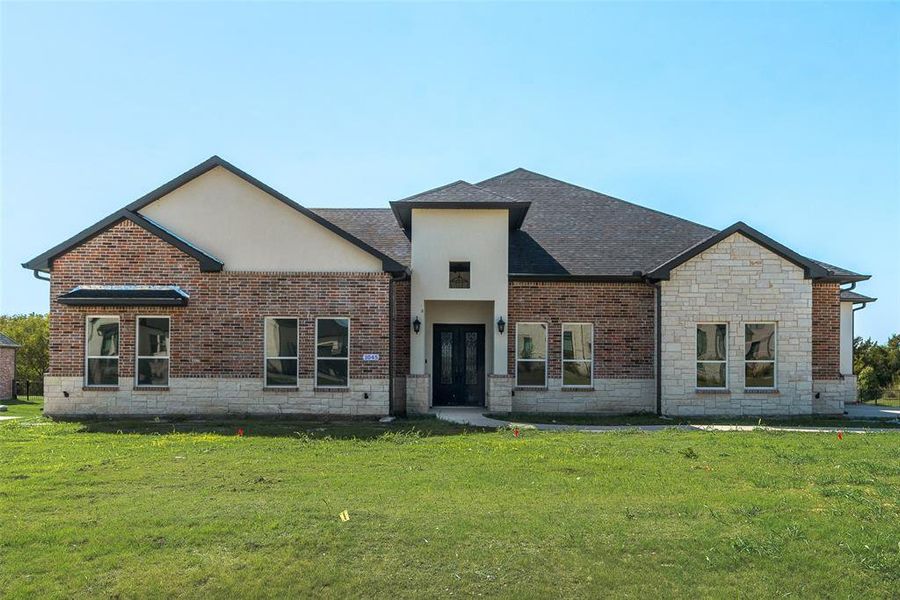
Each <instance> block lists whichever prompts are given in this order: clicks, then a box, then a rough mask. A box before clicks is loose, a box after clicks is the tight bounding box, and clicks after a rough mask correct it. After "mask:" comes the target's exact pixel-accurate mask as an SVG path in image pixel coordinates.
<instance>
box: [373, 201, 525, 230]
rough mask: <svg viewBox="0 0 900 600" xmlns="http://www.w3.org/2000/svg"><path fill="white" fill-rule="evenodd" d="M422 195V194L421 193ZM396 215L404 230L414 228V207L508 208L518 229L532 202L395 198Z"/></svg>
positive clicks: (393, 204) (511, 223) (393, 206)
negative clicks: (424, 200)
mask: <svg viewBox="0 0 900 600" xmlns="http://www.w3.org/2000/svg"><path fill="white" fill-rule="evenodd" d="M419 195H421V194H419ZM390 205H391V210H392V211H393V213H394V217H395V218H396V219H397V222H398V223H400V226H401V227H402V228H403V229H404V231H409V230H410V229H411V228H412V209H414V208H426V209H428V208H434V209H506V210H508V211H509V228H510V229H518V228H520V227H521V226H522V223H523V222H524V221H525V215H527V214H528V209H529V208H530V207H531V202H520V201H518V200H508V201H507V200H499V201H497V202H417V201H415V200H395V201H393V202H391V203H390Z"/></svg>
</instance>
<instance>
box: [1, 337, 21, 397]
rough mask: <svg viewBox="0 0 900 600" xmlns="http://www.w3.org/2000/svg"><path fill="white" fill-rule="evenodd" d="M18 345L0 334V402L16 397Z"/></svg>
mask: <svg viewBox="0 0 900 600" xmlns="http://www.w3.org/2000/svg"><path fill="white" fill-rule="evenodd" d="M19 347H20V346H19V344H17V343H15V342H14V341H13V340H12V339H11V338H9V337H7V336H5V335H3V334H2V333H0V401H3V400H10V399H11V398H13V396H15V395H16V352H17V351H18V349H19Z"/></svg>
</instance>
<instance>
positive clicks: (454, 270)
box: [450, 262, 472, 289]
mask: <svg viewBox="0 0 900 600" xmlns="http://www.w3.org/2000/svg"><path fill="white" fill-rule="evenodd" d="M471 283H472V267H471V263H467V262H451V263H450V287H451V288H454V289H468V288H469V287H470V286H471Z"/></svg>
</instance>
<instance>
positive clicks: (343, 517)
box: [341, 510, 350, 523]
mask: <svg viewBox="0 0 900 600" xmlns="http://www.w3.org/2000/svg"><path fill="white" fill-rule="evenodd" d="M349 520H350V513H348V512H347V511H346V510H345V511H344V512H342V513H341V521H343V522H344V523H346V522H347V521H349Z"/></svg>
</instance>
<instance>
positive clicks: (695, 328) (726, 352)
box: [694, 321, 731, 391]
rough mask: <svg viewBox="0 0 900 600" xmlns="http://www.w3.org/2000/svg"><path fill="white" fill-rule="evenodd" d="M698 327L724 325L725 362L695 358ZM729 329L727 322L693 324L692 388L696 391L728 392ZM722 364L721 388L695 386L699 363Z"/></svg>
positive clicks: (729, 364)
mask: <svg viewBox="0 0 900 600" xmlns="http://www.w3.org/2000/svg"><path fill="white" fill-rule="evenodd" d="M700 325H724V326H725V360H724V361H721V360H700V359H699V358H696V356H697V342H696V340H697V327H699V326H700ZM729 329H730V327H729V324H728V321H697V323H695V324H694V357H695V360H694V388H695V389H698V390H715V391H722V390H728V389H729V388H728V379H729V374H728V370H729V368H730V366H731V363H730V362H729V360H728V348H729V347H730V344H729V343H728V342H729V338H728V336H729ZM722 362H724V363H725V385H723V386H722V387H700V386H699V385H698V384H697V376H698V375H699V374H700V370H699V369H697V365H699V364H700V363H712V364H719V363H722Z"/></svg>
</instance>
